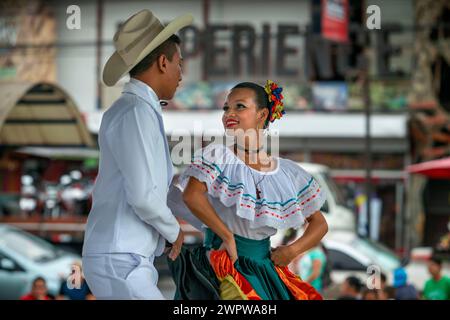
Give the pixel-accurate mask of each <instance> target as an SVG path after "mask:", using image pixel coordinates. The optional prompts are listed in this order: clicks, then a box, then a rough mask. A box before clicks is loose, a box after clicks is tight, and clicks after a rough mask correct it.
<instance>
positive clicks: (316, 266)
mask: <svg viewBox="0 0 450 320" xmlns="http://www.w3.org/2000/svg"><path fill="white" fill-rule="evenodd" d="M321 269H322V261H320V259H314V260H313V261H312V273H311V275H310V276H309V277H308V279H306V282H309V283H311V281H314V280H316V279H317V278H318V277H319V276H320V270H321Z"/></svg>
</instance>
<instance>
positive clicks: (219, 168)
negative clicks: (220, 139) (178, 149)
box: [178, 144, 228, 194]
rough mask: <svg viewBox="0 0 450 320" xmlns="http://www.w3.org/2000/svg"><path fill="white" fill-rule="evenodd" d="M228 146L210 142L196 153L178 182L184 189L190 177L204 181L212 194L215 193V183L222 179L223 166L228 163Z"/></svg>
mask: <svg viewBox="0 0 450 320" xmlns="http://www.w3.org/2000/svg"><path fill="white" fill-rule="evenodd" d="M225 148H226V147H225V146H224V145H219V144H210V145H208V146H207V147H205V148H202V149H200V150H198V151H196V152H195V153H194V156H193V158H192V162H191V164H189V166H188V167H187V169H186V170H185V171H184V172H183V173H182V174H181V175H180V177H179V180H178V183H179V184H180V187H181V188H182V190H184V189H185V188H186V186H187V184H188V182H189V178H190V177H194V178H196V179H197V180H199V181H201V182H204V183H205V184H206V187H207V188H208V192H209V193H210V194H213V193H214V185H215V183H217V180H218V179H219V180H220V179H221V175H222V173H223V168H224V166H225V165H226V164H227V162H228V159H227V153H226V152H225V150H224V149H225Z"/></svg>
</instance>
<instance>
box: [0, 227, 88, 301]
mask: <svg viewBox="0 0 450 320" xmlns="http://www.w3.org/2000/svg"><path fill="white" fill-rule="evenodd" d="M80 260H81V257H80V256H79V255H76V254H74V253H68V252H65V251H63V250H61V249H59V248H57V247H55V246H54V245H52V244H51V243H49V242H47V241H44V240H42V239H40V238H38V237H36V236H34V235H32V234H30V233H28V232H25V231H22V230H20V229H18V228H16V227H13V226H10V225H7V224H0V299H19V298H20V297H21V296H22V295H24V294H26V293H28V292H29V290H30V289H31V284H32V281H33V280H34V279H35V278H36V277H38V276H41V277H43V278H44V279H45V280H46V282H47V287H48V293H49V294H51V295H57V294H58V292H59V288H60V285H61V282H62V281H65V280H66V279H67V277H68V276H69V274H70V273H71V270H72V264H73V263H74V261H80Z"/></svg>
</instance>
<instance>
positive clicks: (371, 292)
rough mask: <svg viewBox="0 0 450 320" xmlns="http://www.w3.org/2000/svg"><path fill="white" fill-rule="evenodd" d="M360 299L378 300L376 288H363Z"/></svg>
mask: <svg viewBox="0 0 450 320" xmlns="http://www.w3.org/2000/svg"><path fill="white" fill-rule="evenodd" d="M362 300H380V296H379V294H378V290H377V289H365V290H364V291H363V293H362Z"/></svg>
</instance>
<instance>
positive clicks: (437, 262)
mask: <svg viewBox="0 0 450 320" xmlns="http://www.w3.org/2000/svg"><path fill="white" fill-rule="evenodd" d="M428 271H429V272H430V274H431V279H429V280H428V281H427V282H426V283H425V287H424V289H423V297H424V298H425V299H427V300H450V278H449V277H446V276H444V275H442V260H441V259H440V258H438V257H436V256H433V257H432V258H431V260H430V262H429V263H428Z"/></svg>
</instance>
